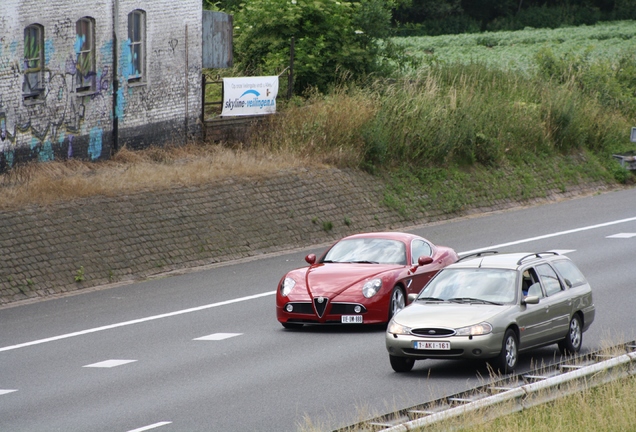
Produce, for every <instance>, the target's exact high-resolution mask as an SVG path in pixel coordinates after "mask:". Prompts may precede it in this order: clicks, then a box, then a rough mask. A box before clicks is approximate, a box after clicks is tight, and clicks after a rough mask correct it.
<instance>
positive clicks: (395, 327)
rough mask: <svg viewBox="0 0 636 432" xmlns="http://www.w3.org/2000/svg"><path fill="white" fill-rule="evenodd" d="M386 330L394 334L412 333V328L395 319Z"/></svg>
mask: <svg viewBox="0 0 636 432" xmlns="http://www.w3.org/2000/svg"><path fill="white" fill-rule="evenodd" d="M386 331H387V332H389V333H391V334H394V335H409V334H411V329H410V328H409V327H405V326H403V325H402V324H398V323H396V322H395V321H394V320H391V322H390V323H389V325H388V326H387V328H386Z"/></svg>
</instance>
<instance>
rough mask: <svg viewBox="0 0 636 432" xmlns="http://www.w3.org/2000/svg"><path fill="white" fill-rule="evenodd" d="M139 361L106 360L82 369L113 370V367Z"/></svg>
mask: <svg viewBox="0 0 636 432" xmlns="http://www.w3.org/2000/svg"><path fill="white" fill-rule="evenodd" d="M136 361H137V360H115V359H113V360H104V361H101V362H98V363H93V364H89V365H86V366H82V367H87V368H112V367H116V366H121V365H125V364H128V363H134V362H136Z"/></svg>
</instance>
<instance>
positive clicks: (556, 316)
mask: <svg viewBox="0 0 636 432" xmlns="http://www.w3.org/2000/svg"><path fill="white" fill-rule="evenodd" d="M409 300H411V304H410V305H409V306H407V307H405V308H404V309H402V310H401V311H400V312H398V313H397V314H396V315H395V316H394V317H393V319H392V320H391V321H390V323H389V325H388V327H387V331H386V348H387V350H388V352H389V360H390V362H391V366H392V367H393V370H395V371H396V372H408V371H410V370H411V369H412V368H413V365H414V363H415V360H423V359H456V358H466V359H485V360H488V361H490V362H491V365H492V366H493V367H494V368H495V370H499V371H500V372H501V373H509V372H512V371H513V370H514V369H515V367H516V366H517V361H518V356H519V353H520V352H522V351H527V350H530V349H533V348H537V347H541V346H546V345H550V344H554V343H557V344H558V346H559V349H560V350H561V352H562V353H563V354H565V355H567V354H573V353H576V352H578V351H579V350H580V349H581V344H582V342H583V332H584V331H586V330H587V329H588V328H589V327H590V325H591V324H592V322H593V321H594V314H595V309H594V302H593V301H592V290H591V288H590V285H589V283H588V282H587V280H586V279H585V277H584V276H583V274H582V273H581V271H580V270H579V269H578V268H577V266H576V265H575V264H574V263H573V262H572V261H571V260H570V259H569V258H568V257H566V256H564V255H559V254H558V253H556V252H540V253H509V254H498V253H497V252H494V251H488V252H479V253H476V254H472V255H467V256H464V257H462V258H460V259H459V260H458V261H457V262H456V263H454V264H451V265H449V266H447V267H445V268H444V269H442V270H441V271H440V272H439V273H438V274H437V275H436V276H435V277H434V278H433V279H431V281H430V282H429V283H428V284H427V285H426V286H425V287H424V288H423V289H422V291H421V292H420V293H419V294H417V295H413V296H412V297H411V298H410V299H409Z"/></svg>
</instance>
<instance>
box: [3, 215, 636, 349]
mask: <svg viewBox="0 0 636 432" xmlns="http://www.w3.org/2000/svg"><path fill="white" fill-rule="evenodd" d="M633 221H636V217H632V218H627V219H620V220H616V221H612V222H606V223H602V224H597V225H590V226H587V227H582V228H576V229H572V230H567V231H559V232H556V233H552V234H545V235H542V236H537V237H530V238H527V239H523V240H517V241H513V242H509V243H501V244H499V245H493V246H488V247H484V248H479V249H473V250H470V251H466V252H458V253H459V254H460V255H464V254H469V253H475V252H482V251H485V250H489V249H496V248H503V247H506V246H513V245H517V244H521V243H529V242H532V241H536V240H543V239H547V238H551V237H558V236H563V235H567V234H573V233H577V232H581V231H588V230H593V229H596V228H603V227H607V226H611V225H617V224H621V223H625V222H633ZM274 294H276V291H268V292H265V293H262V294H256V295H253V296H247V297H241V298H238V299H233V300H227V301H224V302H219V303H212V304H209V305H204V306H198V307H194V308H190V309H183V310H180V311H176V312H169V313H166V314H162V315H155V316H150V317H146V318H140V319H136V320H132V321H126V322H122V323H117V324H111V325H107V326H103V327H95V328H92V329H88V330H82V331H78V332H75V333H67V334H64V335H60V336H54V337H50V338H46V339H39V340H35V341H31V342H25V343H22V344H17V345H11V346H7V347H3V348H0V352H3V351H11V350H14V349H18V348H24V347H28V346H32V345H39V344H43V343H47V342H53V341H56V340H61V339H68V338H71V337H75V336H81V335H85V334H89V333H95V332H99V331H103V330H110V329H114V328H118V327H124V326H129V325H133V324H140V323H143V322H147V321H152V320H156V319H161V318H168V317H172V316H176V315H182V314H186V313H190V312H197V311H201V310H205V309H210V308H213V307H217V306H225V305H228V304H232V303H238V302H243V301H247V300H253V299H257V298H260V297H266V296H270V295H274Z"/></svg>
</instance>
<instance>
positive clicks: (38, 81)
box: [22, 23, 44, 100]
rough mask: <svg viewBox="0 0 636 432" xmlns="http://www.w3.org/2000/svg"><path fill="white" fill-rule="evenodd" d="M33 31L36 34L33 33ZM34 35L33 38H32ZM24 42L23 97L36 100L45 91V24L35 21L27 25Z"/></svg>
mask: <svg viewBox="0 0 636 432" xmlns="http://www.w3.org/2000/svg"><path fill="white" fill-rule="evenodd" d="M32 32H35V33H36V34H35V35H33V33H32ZM32 36H33V38H31V37H32ZM31 41H35V42H34V43H33V42H31ZM23 43H24V50H23V54H24V58H23V61H24V77H23V81H22V97H23V98H24V99H25V100H35V99H38V98H39V97H40V96H41V95H42V94H43V93H44V26H42V25H41V24H35V23H34V24H29V25H28V26H26V27H25V28H24V40H23ZM28 51H33V52H28ZM36 51H37V52H36ZM33 81H35V87H34V86H33Z"/></svg>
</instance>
